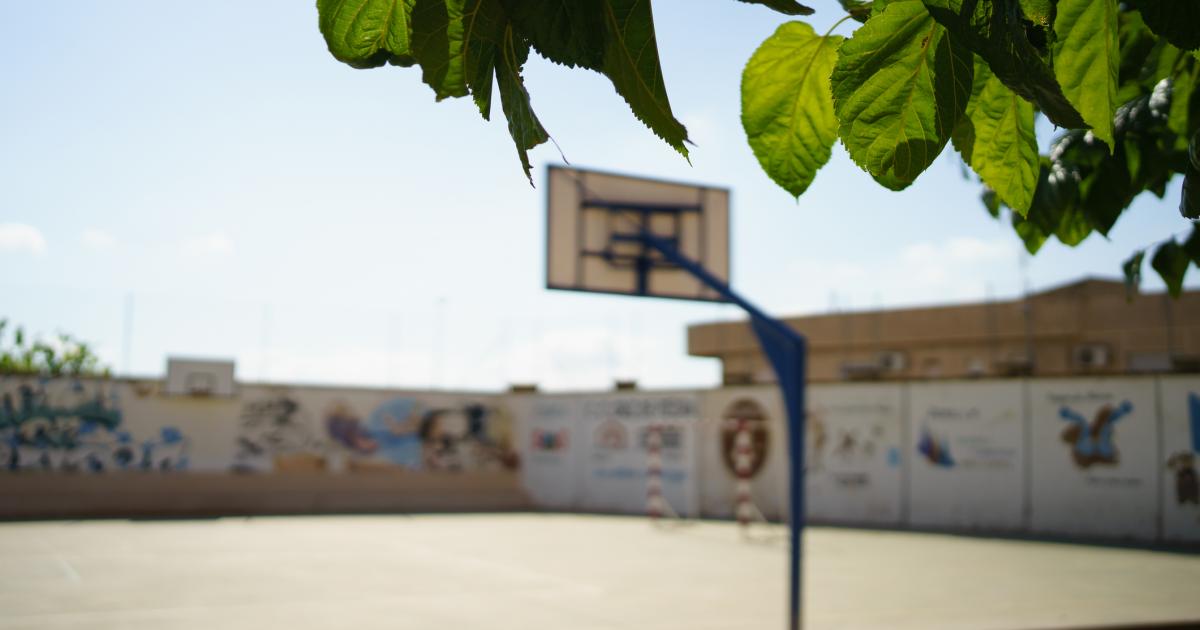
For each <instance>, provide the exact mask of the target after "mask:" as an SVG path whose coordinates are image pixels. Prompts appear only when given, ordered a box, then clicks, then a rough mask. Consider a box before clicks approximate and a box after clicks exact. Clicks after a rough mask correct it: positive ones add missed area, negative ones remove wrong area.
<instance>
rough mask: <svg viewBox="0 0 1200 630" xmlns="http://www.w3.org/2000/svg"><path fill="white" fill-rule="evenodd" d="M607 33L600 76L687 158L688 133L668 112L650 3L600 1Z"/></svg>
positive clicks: (639, 118) (635, 114)
mask: <svg viewBox="0 0 1200 630" xmlns="http://www.w3.org/2000/svg"><path fill="white" fill-rule="evenodd" d="M603 17H604V24H605V26H606V28H607V31H608V37H607V45H606V47H605V51H604V66H603V72H604V74H605V76H607V77H608V78H609V80H611V81H612V84H613V87H615V88H616V90H617V93H618V94H620V95H621V97H622V98H624V99H625V102H626V103H628V104H629V107H630V109H632V110H633V115H634V116H636V117H637V118H638V120H640V121H642V123H644V124H645V125H646V126H647V127H649V128H650V131H652V132H654V134H655V135H657V136H658V137H660V138H662V139H663V140H665V141H666V143H667V144H669V145H671V147H673V148H674V149H675V150H676V151H678V152H679V153H681V154H682V155H683V156H684V157H687V154H688V152H687V147H685V146H683V143H684V142H685V141H686V140H687V129H685V128H684V126H683V124H681V123H680V122H679V121H678V120H676V119H675V114H674V113H672V112H671V103H670V101H669V100H668V99H667V89H666V86H665V85H664V83H663V76H662V68H661V67H660V66H659V61H658V43H657V41H656V40H655V37H654V16H653V15H652V14H651V12H650V2H649V0H603Z"/></svg>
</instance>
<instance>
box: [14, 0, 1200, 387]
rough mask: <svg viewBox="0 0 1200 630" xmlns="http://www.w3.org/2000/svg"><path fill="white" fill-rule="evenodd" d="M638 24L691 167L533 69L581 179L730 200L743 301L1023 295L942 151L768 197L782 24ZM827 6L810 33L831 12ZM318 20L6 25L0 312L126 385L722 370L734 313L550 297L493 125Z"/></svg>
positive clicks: (298, 14)
mask: <svg viewBox="0 0 1200 630" xmlns="http://www.w3.org/2000/svg"><path fill="white" fill-rule="evenodd" d="M654 8H655V15H656V21H657V26H658V37H659V49H660V52H661V55H662V61H663V67H664V74H665V77H666V81H667V87H668V90H669V93H670V96H671V101H672V105H673V107H674V109H675V112H676V114H677V116H678V117H679V118H680V119H681V120H682V121H683V122H684V123H685V124H686V125H687V126H688V129H689V131H690V133H691V137H692V139H693V140H694V141H695V143H696V144H697V146H696V147H695V149H694V150H693V151H692V160H691V164H690V165H689V164H688V162H687V161H685V160H684V159H683V158H681V157H680V156H679V155H678V154H676V153H675V152H674V151H673V150H671V149H670V148H669V147H667V146H666V145H665V144H663V143H662V142H660V141H658V140H657V139H656V138H655V137H654V136H653V135H652V134H651V133H650V132H649V131H648V130H646V129H645V128H643V127H642V126H641V125H640V123H638V122H637V120H636V119H634V118H633V116H632V114H630V113H629V111H628V109H627V108H626V106H625V104H624V102H623V101H621V100H620V98H619V97H618V96H617V95H616V94H615V93H614V92H613V90H612V88H611V85H610V84H609V83H608V82H607V80H606V79H604V78H603V77H601V76H600V75H598V74H592V73H585V72H580V71H570V70H567V69H565V68H561V67H558V66H555V65H553V64H551V63H549V62H546V61H544V60H541V59H539V58H536V57H534V58H532V59H531V61H530V63H529V65H528V66H527V72H526V74H527V85H528V88H529V91H530V94H531V96H532V99H533V105H534V108H535V110H536V111H537V113H538V115H539V116H540V118H541V120H542V122H543V124H544V125H545V127H546V128H547V129H548V130H549V132H550V133H551V135H553V136H554V138H555V140H556V141H557V143H558V146H559V147H561V148H562V151H563V153H564V154H565V156H566V158H567V159H568V160H570V161H571V163H572V164H574V165H576V166H582V167H594V168H602V169H606V170H614V171H620V172H629V173H637V174H644V175H647V176H654V177H665V178H672V179H682V180H686V181H696V182H705V183H711V184H715V185H723V186H727V187H730V188H731V189H732V190H733V206H734V207H733V220H732V226H731V229H732V244H733V265H732V266H733V278H734V284H735V286H736V287H737V288H739V290H741V291H742V292H743V293H744V294H745V295H746V296H748V297H749V298H750V299H752V300H755V301H757V302H758V303H759V304H760V305H761V306H763V307H764V308H766V309H767V310H769V311H771V312H774V313H778V314H796V313H810V312H820V311H826V310H829V309H831V308H840V309H864V308H873V307H877V306H884V307H893V306H904V305H912V304H927V303H936V302H943V301H964V300H974V299H982V298H984V297H985V296H988V295H991V296H994V297H996V298H1006V297H1012V296H1015V295H1017V294H1018V293H1019V291H1020V287H1021V283H1022V274H1021V268H1020V264H1019V255H1018V252H1019V244H1018V241H1017V239H1016V236H1015V235H1014V234H1013V233H1012V231H1011V229H1010V228H1008V227H1007V226H1005V225H1003V224H1000V223H997V222H996V221H994V220H992V219H991V218H990V217H988V216H987V214H986V213H985V212H984V211H983V210H982V209H981V207H980V206H979V203H978V201H977V199H978V186H977V184H974V183H972V182H970V181H966V180H964V179H963V177H962V175H961V166H960V162H959V160H958V158H957V157H956V155H955V154H954V153H953V152H952V151H949V150H947V151H946V152H945V153H944V154H943V155H942V157H941V158H939V159H938V161H937V162H936V163H935V164H934V165H933V166H932V167H931V168H930V169H929V171H928V172H927V173H926V174H924V175H923V176H922V177H921V178H920V179H919V180H918V181H917V183H916V184H914V185H913V186H912V187H911V188H910V189H909V190H906V191H904V192H902V193H892V192H889V191H887V190H885V189H883V188H882V187H880V186H878V185H876V184H875V183H874V182H873V181H872V180H871V179H870V177H869V176H867V175H866V174H865V173H863V172H861V171H860V170H858V169H857V167H855V166H854V165H853V164H851V163H850V161H849V160H848V159H847V158H846V156H845V154H844V152H842V150H841V149H840V148H838V149H835V151H834V157H833V159H832V160H831V162H830V163H829V165H828V166H826V168H825V169H824V170H823V171H822V172H821V173H820V174H819V175H818V176H817V179H816V182H815V184H814V185H813V186H812V188H810V189H809V191H808V192H806V193H805V195H804V196H803V197H801V199H800V200H799V202H797V201H795V200H794V199H792V198H791V197H790V196H789V195H788V194H787V193H785V192H784V191H783V190H781V189H779V188H777V187H776V186H775V185H774V184H772V183H771V182H770V180H769V179H767V177H766V176H765V175H764V174H763V173H762V171H761V170H760V169H759V167H758V165H757V163H756V161H755V160H754V157H753V154H752V153H751V151H750V149H749V147H748V146H747V144H746V141H745V136H744V134H743V132H742V130H741V126H740V122H739V118H738V116H739V96H738V85H739V81H740V73H741V68H742V66H743V65H744V64H745V62H746V60H747V59H748V58H749V57H750V55H751V53H753V51H754V49H755V48H756V47H757V46H758V44H759V43H760V42H761V41H762V40H763V39H764V38H765V37H767V36H768V35H770V34H771V32H773V31H774V29H775V28H776V27H777V26H778V25H779V24H781V23H782V22H783V21H784V20H785V18H784V16H780V15H778V14H775V13H772V12H771V11H769V10H767V9H764V8H762V7H758V6H752V5H749V4H745V3H741V2H734V1H733V0H703V1H701V2H694V1H686V0H659V1H658V2H656V3H655V7H654ZM817 9H818V11H817V15H816V16H814V18H813V19H812V23H813V24H814V26H815V27H816V29H817V30H818V32H822V31H824V30H825V29H826V28H828V27H829V25H831V24H832V23H833V22H834V21H836V20H837V19H838V18H839V17H840V15H839V14H840V10H839V9H838V8H837V7H836V4H835V3H833V2H821V3H819V4H818V6H817ZM316 19H317V18H316V10H315V8H314V7H313V3H310V2H296V1H293V0H286V1H285V0H260V1H256V2H242V1H237V2H235V1H232V0H214V1H212V2H204V3H151V2H144V1H124V0H109V1H106V2H103V3H101V2H82V1H81V2H72V3H66V4H64V3H17V4H13V5H12V6H10V7H7V9H6V11H5V19H4V20H3V21H2V22H0V76H2V77H3V79H4V84H5V88H6V89H5V98H4V99H0V291H2V292H3V296H4V297H3V299H0V316H7V317H9V318H10V319H12V320H14V321H16V322H19V323H23V324H24V325H25V326H26V327H27V328H28V329H30V330H31V331H33V332H36V333H40V334H43V335H49V334H52V333H54V332H56V331H60V330H61V331H68V332H72V333H74V334H76V335H78V336H81V337H83V338H85V339H88V340H91V341H93V342H94V343H95V344H96V345H97V347H98V349H99V352H100V353H101V355H102V356H103V358H104V359H105V360H106V361H107V362H108V363H109V364H110V365H112V366H113V367H114V368H115V369H116V370H117V371H119V372H123V371H129V372H132V373H135V374H141V375H156V374H159V373H161V371H162V370H163V366H164V364H165V357H166V356H167V355H168V354H171V355H193V356H197V355H198V356H217V357H231V358H235V359H236V360H237V361H238V375H239V378H242V379H246V380H270V381H303V382H318V383H353V384H367V385H405V386H416V387H426V386H433V387H456V388H463V387H466V388H479V389H496V388H501V387H504V386H505V385H506V384H507V383H510V382H539V383H541V384H542V385H543V387H545V388H547V389H575V388H600V387H606V386H608V385H609V384H610V383H611V381H612V380H613V379H614V378H636V379H638V380H639V381H640V382H641V383H642V384H644V385H647V386H657V387H665V386H685V385H686V386H692V385H700V386H704V385H712V384H715V383H717V382H718V380H719V367H718V365H717V363H716V362H715V361H713V360H709V359H695V358H688V357H687V356H686V342H685V327H686V325H687V324H688V323H694V322H701V321H711V320H716V319H730V318H734V317H737V316H738V313H737V311H736V310H735V309H734V308H733V307H728V306H719V305H712V304H689V303H678V302H669V301H662V300H644V299H643V300H639V299H633V298H621V297H607V296H593V295H576V294H568V293H562V292H549V291H546V290H545V289H543V288H542V286H541V285H542V279H543V264H544V261H543V255H544V244H543V239H544V226H543V216H544V208H543V191H541V190H535V189H533V188H531V187H530V186H529V184H528V183H527V182H526V181H525V179H524V176H523V175H522V173H521V171H520V166H519V163H518V162H517V158H516V154H515V152H514V149H513V148H512V145H511V141H510V140H509V138H508V135H507V130H506V129H505V126H504V124H503V122H502V121H501V120H498V119H497V120H493V121H492V122H490V123H488V122H485V121H483V120H482V119H481V118H480V117H479V116H478V113H477V112H476V111H475V109H474V106H473V104H472V103H470V102H469V100H467V99H459V100H456V101H448V102H442V103H435V102H434V98H433V94H432V92H431V91H430V90H429V89H428V88H427V87H426V86H425V85H424V84H422V83H421V81H420V77H419V71H417V70H415V69H400V68H384V69H378V70H371V71H358V70H353V69H351V68H349V67H347V66H344V65H342V64H339V63H337V62H336V61H334V60H333V59H332V58H331V57H330V56H329V55H328V53H327V52H326V50H325V47H324V43H323V41H322V39H321V37H320V34H319V33H318V32H317V28H316ZM852 25H853V23H852V22H848V23H846V24H844V25H842V26H841V27H839V31H838V32H842V33H845V34H848V33H849V30H850V29H851V28H852ZM1040 131H1041V132H1042V133H1041V137H1040V140H1041V141H1042V142H1043V143H1044V142H1046V141H1048V139H1049V134H1050V130H1049V129H1042V130H1040ZM531 157H532V159H533V162H534V164H535V166H536V170H535V174H534V179H535V181H536V182H539V183H540V182H541V181H542V180H543V172H544V171H543V166H544V165H545V164H546V163H551V162H554V163H557V162H560V161H561V157H560V155H559V153H558V151H557V150H556V149H555V148H554V147H553V146H546V147H542V148H539V149H537V150H535V151H534V152H532V154H531ZM1178 194H1179V192H1178V182H1176V183H1175V184H1173V185H1172V187H1171V192H1170V194H1169V195H1168V196H1167V198H1166V199H1164V200H1159V199H1156V198H1154V197H1151V196H1144V197H1143V198H1140V199H1139V200H1138V201H1137V202H1136V203H1135V205H1134V208H1133V210H1132V211H1131V212H1129V213H1127V214H1126V216H1125V217H1123V218H1122V220H1121V222H1120V223H1119V224H1118V225H1117V227H1116V229H1115V230H1113V232H1112V233H1111V234H1110V239H1107V240H1106V239H1104V238H1101V237H1099V236H1092V237H1091V238H1089V239H1088V240H1087V241H1086V242H1085V243H1084V244H1083V245H1081V246H1079V247H1077V248H1074V249H1068V248H1064V247H1061V246H1059V245H1057V244H1051V245H1048V246H1047V247H1046V248H1045V249H1044V250H1043V251H1042V252H1041V253H1039V254H1038V255H1037V256H1036V257H1035V258H1033V259H1031V260H1030V261H1029V262H1028V267H1027V268H1028V272H1027V273H1028V279H1029V282H1030V284H1031V285H1032V287H1033V288H1034V289H1035V290H1036V289H1038V288H1042V287H1046V286H1050V285H1054V284H1058V283H1062V282H1067V281H1070V280H1072V279H1075V278H1078V277H1080V276H1083V275H1107V276H1115V275H1116V274H1117V272H1118V269H1119V265H1120V262H1121V261H1122V260H1123V259H1124V258H1125V257H1127V256H1128V255H1129V253H1130V252H1131V251H1132V250H1133V249H1135V248H1138V247H1144V246H1146V245H1149V244H1152V243H1154V242H1156V241H1159V240H1161V239H1163V238H1165V237H1166V236H1167V235H1168V234H1171V233H1178V232H1182V231H1184V230H1186V229H1188V225H1187V222H1186V221H1184V220H1183V219H1181V218H1180V217H1179V213H1178V211H1177V209H1176V208H1177V206H1178ZM1151 275H1152V274H1151ZM1197 284H1198V282H1197V280H1196V278H1195V277H1194V274H1193V277H1190V278H1189V281H1188V285H1189V286H1193V287H1194V286H1197ZM1146 285H1147V288H1149V289H1152V290H1157V289H1160V288H1161V286H1162V285H1161V282H1160V281H1158V279H1157V278H1153V277H1152V278H1149V279H1148V281H1147V282H1146ZM130 307H132V308H130ZM129 313H132V326H131V330H132V335H131V336H129V337H127V336H126V335H125V324H126V318H127V316H128V314H129Z"/></svg>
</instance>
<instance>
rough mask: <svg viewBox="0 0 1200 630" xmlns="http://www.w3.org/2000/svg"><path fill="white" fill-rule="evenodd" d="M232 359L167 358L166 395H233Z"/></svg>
mask: <svg viewBox="0 0 1200 630" xmlns="http://www.w3.org/2000/svg"><path fill="white" fill-rule="evenodd" d="M233 367H234V365H233V361H211V360H200V359H179V358H174V357H168V358H167V382H166V388H165V391H166V393H167V395H168V396H226V397H228V396H233V395H234V394H235V391H234V379H233Z"/></svg>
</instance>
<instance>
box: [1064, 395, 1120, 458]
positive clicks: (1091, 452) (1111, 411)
mask: <svg viewBox="0 0 1200 630" xmlns="http://www.w3.org/2000/svg"><path fill="white" fill-rule="evenodd" d="M1132 411H1133V404H1132V403H1130V402H1129V401H1128V400H1126V401H1123V402H1121V404H1119V405H1116V406H1115V407H1114V406H1113V405H1111V404H1104V405H1101V406H1100V408H1099V409H1097V410H1096V414H1095V416H1094V417H1093V418H1092V420H1091V421H1090V422H1089V421H1088V419H1087V418H1086V417H1085V416H1084V415H1083V414H1081V413H1079V412H1078V411H1076V410H1074V409H1072V408H1071V407H1069V406H1067V405H1063V406H1061V407H1059V410H1058V415H1059V419H1061V420H1063V421H1064V422H1066V423H1067V428H1066V429H1064V430H1063V432H1062V435H1061V437H1062V440H1063V442H1066V443H1067V444H1069V445H1070V447H1071V459H1072V460H1073V461H1074V462H1075V465H1076V466H1078V467H1079V468H1082V469H1085V470H1086V469H1088V468H1090V467H1092V466H1094V465H1108V466H1112V465H1116V464H1117V463H1119V461H1120V453H1118V452H1117V447H1116V446H1115V445H1114V444H1113V434H1114V432H1115V430H1116V424H1117V422H1118V421H1119V420H1121V418H1124V417H1125V416H1127V415H1129V414H1130V412H1132Z"/></svg>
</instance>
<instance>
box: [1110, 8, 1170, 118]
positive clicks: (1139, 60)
mask: <svg viewBox="0 0 1200 630" xmlns="http://www.w3.org/2000/svg"><path fill="white" fill-rule="evenodd" d="M1117 41H1118V43H1119V46H1120V55H1121V63H1120V67H1119V68H1118V70H1117V102H1120V103H1124V102H1126V101H1128V100H1129V99H1132V98H1136V97H1138V96H1141V95H1142V89H1143V86H1144V85H1146V84H1147V82H1144V81H1142V74H1143V73H1144V72H1145V68H1146V66H1147V64H1148V63H1149V62H1150V61H1151V57H1152V56H1157V55H1158V54H1159V53H1160V52H1161V45H1162V44H1166V42H1164V41H1161V40H1159V39H1158V38H1157V37H1155V36H1154V33H1152V32H1150V29H1149V28H1147V27H1146V24H1145V23H1144V22H1142V16H1141V14H1140V13H1138V12H1137V11H1122V12H1120V13H1119V14H1118V15H1117ZM1148 84H1149V86H1152V85H1153V84H1154V81H1150V82H1148Z"/></svg>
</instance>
